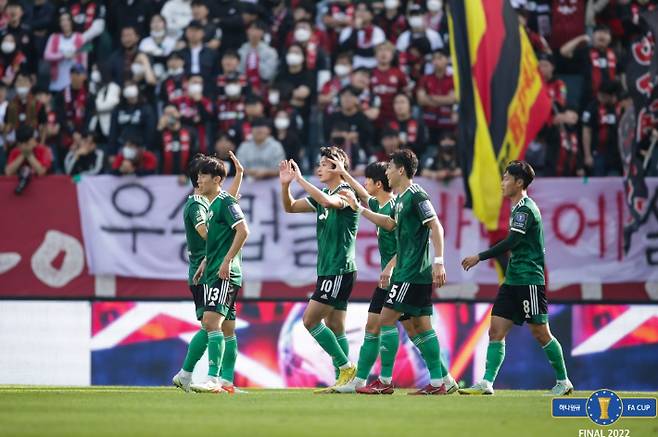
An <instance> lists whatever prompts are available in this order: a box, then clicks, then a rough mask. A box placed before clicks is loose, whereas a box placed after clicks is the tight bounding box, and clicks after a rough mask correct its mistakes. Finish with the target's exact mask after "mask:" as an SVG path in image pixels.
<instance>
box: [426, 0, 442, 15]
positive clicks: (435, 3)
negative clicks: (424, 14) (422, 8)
mask: <svg viewBox="0 0 658 437" xmlns="http://www.w3.org/2000/svg"><path fill="white" fill-rule="evenodd" d="M441 6H443V3H442V2H441V0H427V10H428V11H430V12H439V11H440V10H441Z"/></svg>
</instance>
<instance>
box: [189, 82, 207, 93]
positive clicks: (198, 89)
mask: <svg viewBox="0 0 658 437" xmlns="http://www.w3.org/2000/svg"><path fill="white" fill-rule="evenodd" d="M188 90H189V91H190V94H197V95H198V94H201V93H202V92H203V85H201V84H200V83H191V84H190V86H189V87H188Z"/></svg>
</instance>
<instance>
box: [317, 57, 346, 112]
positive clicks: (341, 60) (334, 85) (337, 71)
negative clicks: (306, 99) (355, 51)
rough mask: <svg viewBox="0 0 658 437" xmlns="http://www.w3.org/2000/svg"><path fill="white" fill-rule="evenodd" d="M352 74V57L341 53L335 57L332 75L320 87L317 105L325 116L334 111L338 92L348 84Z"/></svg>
mask: <svg viewBox="0 0 658 437" xmlns="http://www.w3.org/2000/svg"><path fill="white" fill-rule="evenodd" d="M351 73H352V56H351V55H350V54H349V53H341V54H339V55H338V56H337V57H336V64H335V65H334V75H333V76H332V78H331V79H329V80H328V81H326V82H325V83H324V84H323V85H322V89H321V90H320V95H319V96H318V104H319V105H320V108H322V109H324V110H325V114H327V115H328V114H331V113H332V112H334V111H335V110H336V105H335V100H337V97H338V91H340V90H341V89H342V88H343V87H345V86H347V85H349V84H350V77H351Z"/></svg>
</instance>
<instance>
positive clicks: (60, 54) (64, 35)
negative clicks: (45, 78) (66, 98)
mask: <svg viewBox="0 0 658 437" xmlns="http://www.w3.org/2000/svg"><path fill="white" fill-rule="evenodd" d="M59 27H60V29H61V33H53V34H52V35H50V37H49V38H48V43H46V51H45V52H44V54H43V58H44V59H45V60H46V61H48V62H50V90H51V91H55V92H57V91H61V90H63V89H64V88H66V87H68V86H69V85H70V83H71V74H70V73H71V68H72V67H73V66H74V65H82V67H83V68H85V69H86V68H87V54H86V53H85V52H83V51H82V48H83V46H84V45H85V43H86V42H87V41H86V40H85V38H84V36H83V35H82V34H81V33H79V32H73V21H72V20H71V16H70V15H69V14H68V13H64V14H62V15H60V16H59Z"/></svg>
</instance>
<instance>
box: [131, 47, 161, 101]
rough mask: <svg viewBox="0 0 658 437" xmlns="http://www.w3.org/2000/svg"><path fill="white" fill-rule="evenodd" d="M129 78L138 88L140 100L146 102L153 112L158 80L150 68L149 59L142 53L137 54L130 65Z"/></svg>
mask: <svg viewBox="0 0 658 437" xmlns="http://www.w3.org/2000/svg"><path fill="white" fill-rule="evenodd" d="M130 77H131V79H132V82H133V83H135V84H136V85H137V88H139V95H140V96H142V100H143V101H145V102H148V103H149V104H150V105H151V107H152V108H153V110H157V105H156V101H155V87H156V85H157V83H158V80H157V78H156V77H155V72H154V71H153V68H152V67H151V62H150V61H149V57H148V56H146V55H145V54H144V53H138V54H137V56H135V59H134V60H133V63H132V64H130Z"/></svg>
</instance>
